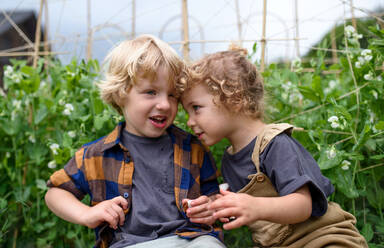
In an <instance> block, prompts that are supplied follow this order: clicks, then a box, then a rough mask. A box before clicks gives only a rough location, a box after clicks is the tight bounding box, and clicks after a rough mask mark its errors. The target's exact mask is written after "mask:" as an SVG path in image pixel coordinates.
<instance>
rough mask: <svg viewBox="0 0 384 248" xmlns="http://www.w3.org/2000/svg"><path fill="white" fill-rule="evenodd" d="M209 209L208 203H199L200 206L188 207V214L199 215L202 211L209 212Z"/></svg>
mask: <svg viewBox="0 0 384 248" xmlns="http://www.w3.org/2000/svg"><path fill="white" fill-rule="evenodd" d="M207 211H208V204H204V205H199V206H195V207H191V208H188V209H187V215H188V216H193V215H197V214H200V213H202V212H207ZM210 212H212V211H210Z"/></svg>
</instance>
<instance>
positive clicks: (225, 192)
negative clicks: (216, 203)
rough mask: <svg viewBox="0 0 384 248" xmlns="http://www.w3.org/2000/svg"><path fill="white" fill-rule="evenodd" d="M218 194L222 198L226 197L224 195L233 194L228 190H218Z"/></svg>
mask: <svg viewBox="0 0 384 248" xmlns="http://www.w3.org/2000/svg"><path fill="white" fill-rule="evenodd" d="M220 194H222V195H223V196H226V195H229V194H234V193H233V192H231V191H229V190H223V189H220Z"/></svg>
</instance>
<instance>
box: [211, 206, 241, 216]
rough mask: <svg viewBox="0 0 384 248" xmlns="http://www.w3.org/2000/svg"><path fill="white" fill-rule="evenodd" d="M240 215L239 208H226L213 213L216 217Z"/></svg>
mask: <svg viewBox="0 0 384 248" xmlns="http://www.w3.org/2000/svg"><path fill="white" fill-rule="evenodd" d="M239 215H240V214H239V211H238V209H237V208H224V209H220V210H218V211H216V212H214V213H213V217H215V218H216V219H220V218H229V217H231V216H234V217H238V216H239Z"/></svg>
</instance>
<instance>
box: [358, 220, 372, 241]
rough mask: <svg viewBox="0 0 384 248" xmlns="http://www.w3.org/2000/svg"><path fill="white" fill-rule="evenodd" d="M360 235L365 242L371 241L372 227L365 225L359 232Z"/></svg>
mask: <svg viewBox="0 0 384 248" xmlns="http://www.w3.org/2000/svg"><path fill="white" fill-rule="evenodd" d="M361 234H362V235H363V236H364V238H365V239H366V240H367V242H369V241H371V240H372V238H373V234H374V233H373V230H372V225H371V224H369V223H365V224H364V226H363V229H362V230H361Z"/></svg>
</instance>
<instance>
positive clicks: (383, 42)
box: [0, 23, 384, 247]
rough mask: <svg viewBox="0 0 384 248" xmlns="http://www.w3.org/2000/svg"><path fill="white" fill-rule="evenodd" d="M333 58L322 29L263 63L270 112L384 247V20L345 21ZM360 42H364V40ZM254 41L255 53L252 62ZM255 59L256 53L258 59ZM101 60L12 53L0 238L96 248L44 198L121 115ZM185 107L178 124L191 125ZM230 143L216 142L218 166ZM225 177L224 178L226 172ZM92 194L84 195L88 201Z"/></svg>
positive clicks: (1, 116) (1, 127) (243, 233)
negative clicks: (107, 90) (305, 46)
mask: <svg viewBox="0 0 384 248" xmlns="http://www.w3.org/2000/svg"><path fill="white" fill-rule="evenodd" d="M339 29H340V30H337V31H336V33H337V34H338V36H339V37H340V42H338V43H337V44H338V46H339V47H338V49H340V50H344V52H341V53H338V58H337V61H336V62H335V63H329V60H327V59H328V58H330V57H331V56H332V55H331V54H329V52H328V51H327V48H328V47H329V46H330V41H329V38H328V37H327V36H326V37H325V38H324V39H323V41H322V42H321V43H320V46H322V47H324V50H321V49H319V50H317V51H315V52H313V53H310V54H308V55H307V56H306V57H303V58H302V59H297V60H295V61H292V62H291V63H288V64H287V63H273V64H270V65H269V66H268V68H267V69H266V70H265V71H264V72H263V76H264V79H265V87H266V91H267V104H266V106H267V108H266V111H267V114H266V116H267V117H266V121H267V122H268V123H270V122H289V123H291V124H294V125H295V126H296V127H297V128H298V130H297V131H295V132H294V137H295V138H296V139H298V140H299V141H300V142H301V143H302V144H303V146H304V147H305V148H306V149H308V150H309V151H310V152H311V154H312V155H313V156H314V157H315V159H316V160H317V162H318V163H319V166H320V168H321V170H322V172H323V173H324V174H325V175H326V176H327V177H328V178H330V179H331V181H332V183H333V184H334V186H335V189H336V190H335V193H334V194H333V195H332V196H331V200H333V201H336V202H338V203H339V204H340V205H341V206H342V207H343V208H344V209H346V210H347V211H349V212H351V213H353V214H354V215H355V216H356V217H357V220H358V222H357V227H358V229H359V230H360V232H361V233H362V234H363V235H364V237H365V238H366V240H367V241H368V242H369V245H370V247H384V217H383V207H384V183H383V177H384V155H383V154H384V135H383V134H384V98H383V91H384V82H383V76H384V75H383V68H384V65H383V63H384V58H383V54H384V29H382V28H380V27H379V26H378V25H371V26H370V27H369V28H368V29H367V30H368V31H367V32H366V33H364V34H363V35H361V34H359V33H357V32H356V30H355V29H354V28H353V27H352V26H350V25H348V23H346V25H345V26H342V27H340V28H339ZM363 40H364V42H366V43H363V42H360V41H363ZM256 49H257V44H255V46H254V50H253V51H252V52H253V53H251V54H250V59H251V60H252V61H255V60H254V59H253V57H252V54H255V52H256ZM255 63H256V64H258V61H255ZM100 74H101V72H100V68H99V64H98V62H97V61H95V60H91V61H89V62H87V63H86V62H84V61H78V60H76V59H74V60H73V61H72V62H71V63H70V64H68V65H63V64H61V62H60V61H58V60H55V59H41V60H40V61H39V63H38V66H37V68H33V67H31V66H29V65H28V64H27V62H26V61H20V60H19V61H17V60H13V61H12V65H11V66H6V67H4V90H1V91H0V139H1V140H2V145H1V147H0V180H1V181H2V183H1V185H0V195H1V198H0V246H2V247H90V246H92V245H93V243H94V234H93V231H92V230H89V229H87V228H86V227H82V226H78V225H73V224H70V223H67V222H65V221H63V220H61V219H59V218H58V217H56V216H55V215H54V214H52V213H51V212H50V211H49V210H48V208H47V207H46V206H45V203H44V194H45V192H46V190H47V188H46V184H45V183H46V180H47V179H48V178H49V176H50V174H51V173H52V172H53V171H55V170H57V169H58V168H61V167H63V166H64V165H65V163H66V162H67V161H68V160H69V159H70V157H71V156H72V155H73V154H74V152H75V151H76V149H78V148H79V147H80V146H81V145H82V144H84V143H87V142H89V141H91V140H95V139H97V138H99V137H101V136H104V135H106V134H107V133H108V132H109V131H110V130H112V129H113V128H114V126H115V125H116V124H117V123H118V122H119V121H122V117H121V116H119V115H118V114H117V113H116V112H115V111H114V110H112V109H111V108H110V107H109V106H107V105H105V104H104V103H103V102H102V101H101V100H100V98H99V94H98V91H97V87H96V86H95V84H94V83H95V82H97V81H98V80H99V76H100ZM187 118H188V116H187V114H186V113H185V112H184V111H183V110H182V108H181V107H180V111H179V112H178V114H177V118H176V120H175V123H176V125H178V126H180V127H182V128H185V129H187V130H189V129H188V128H187V127H186V120H187ZM227 146H228V141H226V140H223V141H222V142H220V143H218V144H217V145H215V146H213V147H212V148H211V150H212V153H213V155H214V157H215V159H216V161H217V163H218V167H219V168H220V160H221V155H222V154H223V151H224V149H225V148H226V147H227ZM220 180H222V179H221V178H220ZM88 201H89V199H87V198H86V199H84V202H86V203H87V202H88ZM225 240H226V242H227V245H228V247H251V246H252V244H251V238H250V234H249V232H248V231H247V229H246V228H239V229H236V230H233V231H231V232H227V231H226V232H225Z"/></svg>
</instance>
